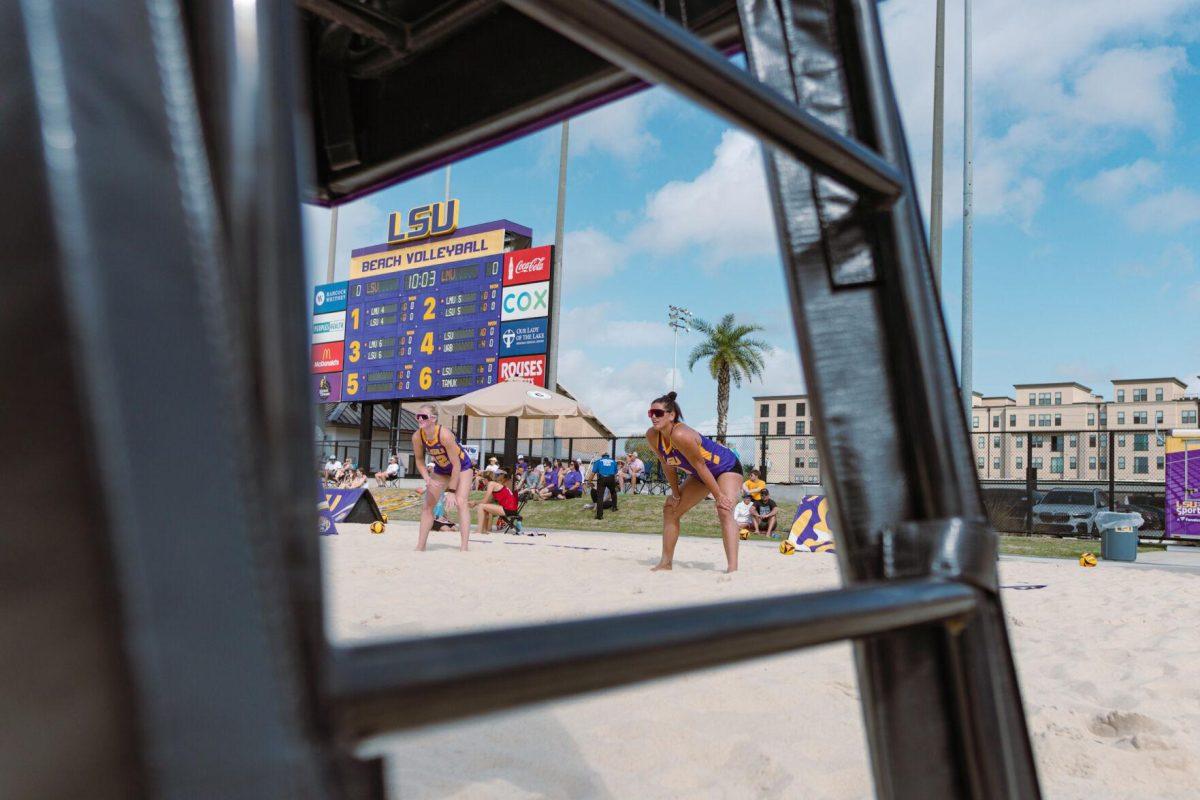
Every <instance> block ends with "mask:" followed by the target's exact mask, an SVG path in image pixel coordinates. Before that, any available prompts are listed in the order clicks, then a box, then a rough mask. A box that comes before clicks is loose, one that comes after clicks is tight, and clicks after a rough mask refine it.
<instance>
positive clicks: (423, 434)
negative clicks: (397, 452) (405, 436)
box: [412, 405, 474, 550]
mask: <svg viewBox="0 0 1200 800" xmlns="http://www.w3.org/2000/svg"><path fill="white" fill-rule="evenodd" d="M412 443H413V455H415V456H416V460H417V469H418V470H420V471H421V477H422V478H424V479H425V504H424V505H423V506H422V507H421V528H420V534H419V536H418V537H417V549H418V550H424V549H425V542H426V540H428V539H429V531H430V529H431V528H433V507H434V506H436V505H437V502H438V499H439V498H440V497H441V496H442V492H444V491H446V487H447V486H451V487H453V488H454V502H455V505H457V506H458V530H459V533H460V535H461V536H462V547H461V548H460V549H461V550H466V549H467V542H469V541H470V539H471V511H470V509H469V508H468V506H467V500H468V499H469V498H470V495H471V478H472V475H473V473H474V470H473V469H472V466H473V465H472V464H471V457H470V456H468V455H467V454H466V452H465V451H464V450H463V449H462V447H461V446H460V445H459V443H458V439H456V438H455V437H454V434H453V433H452V432H451V431H448V430H446V429H445V428H443V427H442V426H441V425H439V424H438V423H437V409H435V408H434V407H433V406H431V405H423V406H421V407H420V408H418V409H417V430H416V431H415V432H414V433H413V438H412ZM426 453H428V454H429V455H430V457H431V458H433V469H432V470H431V469H429V468H428V467H426V466H425V454H426Z"/></svg>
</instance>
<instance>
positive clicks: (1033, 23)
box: [881, 0, 1200, 226]
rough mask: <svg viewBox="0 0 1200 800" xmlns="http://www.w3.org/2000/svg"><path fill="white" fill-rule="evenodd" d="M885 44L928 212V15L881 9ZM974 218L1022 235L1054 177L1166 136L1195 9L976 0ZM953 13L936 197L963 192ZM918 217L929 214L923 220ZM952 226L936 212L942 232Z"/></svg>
mask: <svg viewBox="0 0 1200 800" xmlns="http://www.w3.org/2000/svg"><path fill="white" fill-rule="evenodd" d="M881 10H882V15H883V32H884V37H885V41H886V44H887V50H888V62H889V65H890V68H891V71H892V84H893V86H895V87H896V91H897V95H898V101H899V104H900V110H901V114H902V116H903V118H904V123H905V129H906V132H907V135H908V140H909V144H910V149H911V152H912V155H913V160H914V165H913V166H914V171H915V174H916V176H917V181H918V185H919V187H920V199H921V202H922V203H925V204H927V203H928V200H929V180H930V161H931V147H932V145H931V137H932V127H933V123H932V117H933V36H934V3H932V2H928V0H889V2H887V3H884V4H883V5H882V6H881ZM974 11H975V19H974V47H973V56H974V92H975V105H974V113H975V130H976V147H975V174H976V187H975V203H976V205H975V210H976V213H977V214H978V215H979V216H981V217H988V216H1002V217H1008V218H1012V219H1014V220H1016V221H1017V222H1020V223H1021V224H1024V225H1026V226H1028V225H1029V224H1030V223H1031V221H1032V219H1033V216H1034V215H1035V214H1036V212H1037V210H1038V209H1039V208H1040V207H1041V204H1042V203H1043V201H1044V191H1043V186H1044V184H1045V183H1046V181H1047V180H1048V179H1049V178H1050V177H1051V176H1052V175H1054V174H1055V173H1056V172H1057V171H1059V170H1061V169H1063V168H1064V167H1067V166H1069V165H1070V164H1072V163H1076V162H1078V161H1079V160H1081V159H1083V158H1087V157H1092V156H1094V155H1095V154H1096V153H1097V152H1103V151H1106V150H1110V149H1113V148H1114V147H1116V146H1118V145H1120V144H1122V143H1123V142H1124V141H1125V140H1126V139H1127V138H1128V137H1129V135H1130V134H1131V133H1134V134H1136V133H1140V134H1144V135H1145V136H1148V137H1150V138H1151V139H1153V140H1154V141H1155V142H1156V143H1158V144H1160V145H1161V144H1162V143H1163V142H1164V141H1165V140H1166V139H1167V138H1169V137H1170V135H1171V133H1172V132H1173V130H1174V128H1175V127H1176V122H1175V120H1176V108H1175V100H1174V93H1175V76H1176V75H1177V74H1179V73H1180V72H1183V71H1184V70H1186V69H1187V61H1186V53H1185V51H1184V50H1183V48H1182V47H1177V46H1171V45H1169V44H1168V43H1167V42H1166V40H1168V39H1169V38H1170V37H1176V38H1177V39H1178V41H1179V42H1183V41H1184V40H1185V38H1186V33H1184V32H1185V31H1186V29H1187V26H1185V25H1183V24H1181V23H1182V21H1183V20H1185V19H1187V18H1188V15H1193V16H1194V15H1195V14H1196V12H1197V11H1200V2H1197V0H1140V1H1139V2H1136V3H1131V2H1128V0H1055V2H1052V3H1047V2H1045V0H977V2H976V3H975V5H974ZM962 29H963V23H962V6H961V4H957V3H950V4H948V5H947V19H946V31H947V45H946V76H947V78H946V140H945V141H946V163H945V172H944V174H945V185H944V187H943V191H944V193H945V196H946V197H947V198H948V200H949V199H950V198H955V197H957V196H958V195H959V193H960V192H961V189H962V184H961V175H962V108H963V102H962V98H963V82H962V63H963V46H962V41H963V37H962ZM926 210H928V209H926ZM959 214H960V206H959V204H958V203H957V202H954V201H953V200H949V202H947V203H946V205H945V216H946V221H947V222H953V221H955V220H956V219H957V218H958V216H959Z"/></svg>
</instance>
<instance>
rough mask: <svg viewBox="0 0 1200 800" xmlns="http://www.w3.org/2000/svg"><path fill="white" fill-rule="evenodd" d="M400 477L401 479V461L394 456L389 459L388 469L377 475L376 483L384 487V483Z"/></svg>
mask: <svg viewBox="0 0 1200 800" xmlns="http://www.w3.org/2000/svg"><path fill="white" fill-rule="evenodd" d="M398 477H400V459H399V458H397V457H396V456H392V457H391V458H389V459H388V465H387V469H385V470H383V471H382V472H376V473H375V483H376V485H378V486H383V484H384V481H390V480H395V479H396V478H398Z"/></svg>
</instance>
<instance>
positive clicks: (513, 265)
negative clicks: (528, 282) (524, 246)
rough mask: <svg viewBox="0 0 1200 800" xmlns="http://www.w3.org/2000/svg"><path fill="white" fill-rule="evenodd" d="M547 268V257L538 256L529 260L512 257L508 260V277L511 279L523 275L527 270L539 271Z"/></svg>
mask: <svg viewBox="0 0 1200 800" xmlns="http://www.w3.org/2000/svg"><path fill="white" fill-rule="evenodd" d="M545 268H546V257H545V256H538V257H536V258H531V259H529V260H528V261H518V260H517V259H515V258H514V259H512V260H511V261H509V262H508V277H509V279H510V280H511V279H512V278H515V277H516V276H518V275H523V274H524V273H526V272H538V271H540V270H543V269H545Z"/></svg>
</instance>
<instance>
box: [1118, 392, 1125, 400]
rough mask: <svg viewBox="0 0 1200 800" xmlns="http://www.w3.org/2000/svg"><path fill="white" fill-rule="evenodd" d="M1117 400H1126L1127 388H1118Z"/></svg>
mask: <svg viewBox="0 0 1200 800" xmlns="http://www.w3.org/2000/svg"><path fill="white" fill-rule="evenodd" d="M1117 402H1118V403H1124V402H1125V390H1124V389H1117Z"/></svg>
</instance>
